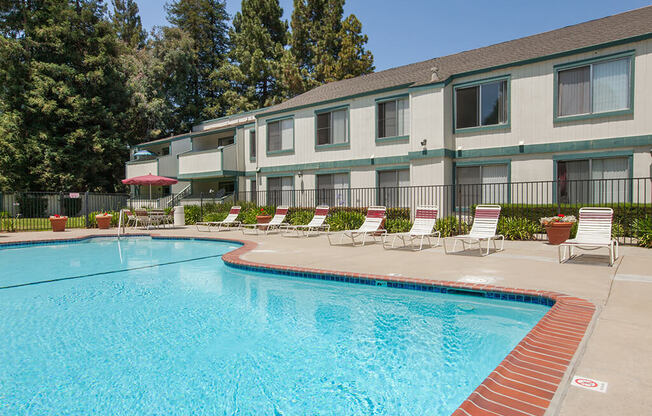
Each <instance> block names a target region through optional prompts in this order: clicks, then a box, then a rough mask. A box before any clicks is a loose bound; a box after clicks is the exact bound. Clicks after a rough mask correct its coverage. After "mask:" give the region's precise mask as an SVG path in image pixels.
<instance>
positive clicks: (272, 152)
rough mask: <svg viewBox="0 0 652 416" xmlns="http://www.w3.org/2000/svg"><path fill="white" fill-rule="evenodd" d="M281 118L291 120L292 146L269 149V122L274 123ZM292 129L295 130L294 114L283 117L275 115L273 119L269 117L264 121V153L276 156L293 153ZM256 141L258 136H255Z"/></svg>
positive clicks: (281, 119)
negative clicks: (289, 147)
mask: <svg viewBox="0 0 652 416" xmlns="http://www.w3.org/2000/svg"><path fill="white" fill-rule="evenodd" d="M283 120H292V148H291V149H282V150H269V124H270V123H275V122H277V121H278V122H280V121H283ZM294 131H295V125H294V114H290V115H288V116H283V117H276V118H273V119H269V120H266V121H265V153H266V154H267V156H277V155H288V154H294V146H295V142H294ZM257 141H258V138H256V142H257ZM282 143H283V130H282V129H281V145H282ZM256 155H258V152H256Z"/></svg>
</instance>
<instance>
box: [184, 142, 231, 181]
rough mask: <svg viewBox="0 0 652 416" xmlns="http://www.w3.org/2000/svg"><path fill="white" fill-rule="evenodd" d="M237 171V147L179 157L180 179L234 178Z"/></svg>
mask: <svg viewBox="0 0 652 416" xmlns="http://www.w3.org/2000/svg"><path fill="white" fill-rule="evenodd" d="M236 169H237V161H236V146H235V145H229V146H226V147H221V148H217V149H210V150H203V151H200V152H189V153H184V154H181V155H179V175H178V177H179V179H196V178H213V177H221V176H232V175H233V172H234V171H235V170H236Z"/></svg>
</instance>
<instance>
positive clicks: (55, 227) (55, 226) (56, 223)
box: [50, 217, 68, 232]
mask: <svg viewBox="0 0 652 416" xmlns="http://www.w3.org/2000/svg"><path fill="white" fill-rule="evenodd" d="M66 222H68V217H50V224H51V225H52V231H56V232H60V231H66Z"/></svg>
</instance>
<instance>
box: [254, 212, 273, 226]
mask: <svg viewBox="0 0 652 416" xmlns="http://www.w3.org/2000/svg"><path fill="white" fill-rule="evenodd" d="M271 220H272V216H271V215H267V214H266V213H265V208H261V209H260V213H259V214H258V215H256V222H257V223H258V224H267V223H268V222H270V221H271ZM258 228H260V229H261V230H266V229H267V227H258Z"/></svg>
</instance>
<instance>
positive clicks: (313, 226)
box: [283, 205, 331, 236]
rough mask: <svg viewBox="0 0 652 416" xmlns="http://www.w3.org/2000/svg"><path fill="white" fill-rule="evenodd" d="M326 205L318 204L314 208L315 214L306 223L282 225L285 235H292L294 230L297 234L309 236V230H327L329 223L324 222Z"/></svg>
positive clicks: (328, 229) (317, 231) (318, 231)
mask: <svg viewBox="0 0 652 416" xmlns="http://www.w3.org/2000/svg"><path fill="white" fill-rule="evenodd" d="M328 210H329V207H328V205H319V206H318V207H317V208H315V215H314V216H313V217H312V220H310V222H309V223H308V224H304V225H288V226H286V227H283V230H284V231H285V234H284V235H286V236H289V235H292V234H293V233H292V232H293V231H296V235H297V236H309V235H310V233H311V232H316V233H317V234H319V233H320V232H321V231H325V232H329V231H330V229H331V226H330V224H326V217H327V216H328Z"/></svg>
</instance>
